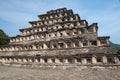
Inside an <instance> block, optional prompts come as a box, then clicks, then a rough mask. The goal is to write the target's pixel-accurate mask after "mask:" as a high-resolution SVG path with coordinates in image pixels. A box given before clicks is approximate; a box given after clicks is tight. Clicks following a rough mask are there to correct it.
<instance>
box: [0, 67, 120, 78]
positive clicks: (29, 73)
mask: <svg viewBox="0 0 120 80" xmlns="http://www.w3.org/2000/svg"><path fill="white" fill-rule="evenodd" d="M0 80H120V68H114V69H110V68H97V69H90V68H88V69H79V70H77V69H70V70H61V69H46V70H43V69H30V68H17V67H5V66H0Z"/></svg>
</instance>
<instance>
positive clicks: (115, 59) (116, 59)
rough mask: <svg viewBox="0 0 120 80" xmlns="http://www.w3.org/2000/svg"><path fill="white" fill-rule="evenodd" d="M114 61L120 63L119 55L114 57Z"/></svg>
mask: <svg viewBox="0 0 120 80" xmlns="http://www.w3.org/2000/svg"><path fill="white" fill-rule="evenodd" d="M114 61H115V63H116V64H119V63H120V61H119V59H118V57H116V56H115V57H114Z"/></svg>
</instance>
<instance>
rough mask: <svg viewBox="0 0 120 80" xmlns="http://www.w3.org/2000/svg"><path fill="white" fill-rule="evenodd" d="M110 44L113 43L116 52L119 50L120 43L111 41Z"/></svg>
mask: <svg viewBox="0 0 120 80" xmlns="http://www.w3.org/2000/svg"><path fill="white" fill-rule="evenodd" d="M110 45H111V47H112V48H113V50H114V51H115V52H117V51H118V50H120V45H119V44H114V43H112V42H110Z"/></svg>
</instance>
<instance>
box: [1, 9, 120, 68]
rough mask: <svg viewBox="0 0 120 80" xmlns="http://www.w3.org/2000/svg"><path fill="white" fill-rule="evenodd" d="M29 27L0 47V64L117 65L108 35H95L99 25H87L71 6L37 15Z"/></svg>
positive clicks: (119, 60)
mask: <svg viewBox="0 0 120 80" xmlns="http://www.w3.org/2000/svg"><path fill="white" fill-rule="evenodd" d="M29 24H30V25H29V27H28V28H24V29H20V30H19V31H20V34H19V35H17V36H15V37H11V38H10V43H9V45H5V46H1V47H0V63H1V64H31V65H44V66H62V65H64V66H65V65H66V66H69V65H72V66H81V65H94V66H95V65H100V66H105V65H113V66H119V65H120V54H117V53H115V52H113V50H112V48H111V46H110V44H109V38H110V37H109V36H98V33H97V32H98V25H97V23H93V24H91V25H88V22H87V21H86V20H81V18H80V16H79V15H78V14H75V13H74V12H73V11H72V10H71V9H69V10H68V9H67V8H60V9H56V10H50V11H48V12H47V13H46V14H42V15H38V20H37V21H30V22H29Z"/></svg>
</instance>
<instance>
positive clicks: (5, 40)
mask: <svg viewBox="0 0 120 80" xmlns="http://www.w3.org/2000/svg"><path fill="white" fill-rule="evenodd" d="M9 42H10V38H9V36H8V35H6V34H5V33H4V31H3V30H1V29H0V46H1V45H7V44H9Z"/></svg>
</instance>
